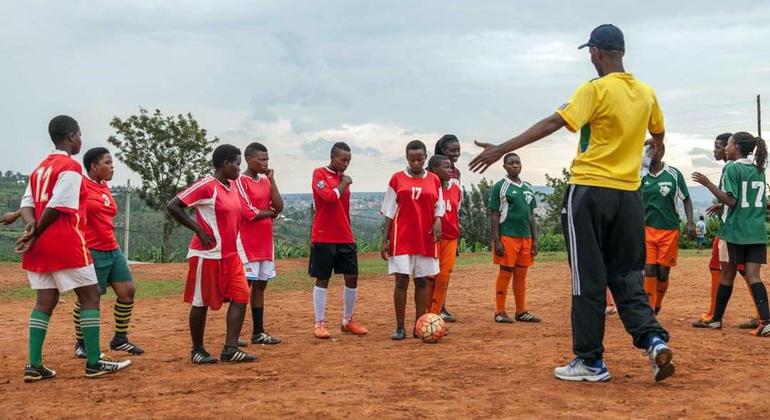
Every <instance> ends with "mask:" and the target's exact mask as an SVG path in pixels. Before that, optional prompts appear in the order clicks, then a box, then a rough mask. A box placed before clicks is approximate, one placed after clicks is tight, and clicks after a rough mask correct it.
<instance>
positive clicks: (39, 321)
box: [29, 310, 51, 367]
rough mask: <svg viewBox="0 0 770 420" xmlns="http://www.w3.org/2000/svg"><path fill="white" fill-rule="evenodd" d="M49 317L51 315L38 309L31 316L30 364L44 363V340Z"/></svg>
mask: <svg viewBox="0 0 770 420" xmlns="http://www.w3.org/2000/svg"><path fill="white" fill-rule="evenodd" d="M49 319H51V316H50V315H48V314H46V313H43V312H40V311H36V310H32V314H31V315H30V316H29V364H31V365H32V366H35V367H40V366H41V365H42V364H43V342H45V333H46V331H48V320H49Z"/></svg>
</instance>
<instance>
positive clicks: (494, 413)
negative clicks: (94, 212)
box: [0, 257, 770, 419]
mask: <svg viewBox="0 0 770 420" xmlns="http://www.w3.org/2000/svg"><path fill="white" fill-rule="evenodd" d="M706 263H707V260H706V258H705V257H691V258H682V259H681V260H680V266H679V267H678V268H676V269H675V271H674V272H673V273H672V279H671V281H672V286H671V287H670V289H669V292H668V294H667V297H666V301H665V302H664V309H663V312H662V314H661V317H660V319H661V322H662V323H663V325H664V326H665V327H666V328H668V329H669V331H670V332H671V336H672V340H671V343H670V344H671V346H672V348H673V350H674V361H675V363H676V367H677V374H676V375H675V376H674V377H672V378H670V379H669V380H667V381H666V382H664V383H661V384H655V383H654V382H653V380H652V375H651V370H650V368H649V365H648V362H647V358H646V357H645V356H643V355H642V351H641V350H639V349H635V348H633V347H632V346H631V342H630V338H629V337H628V336H627V335H626V333H625V332H624V331H623V327H622V324H621V322H620V320H619V318H618V317H617V316H614V317H610V318H608V320H607V334H606V338H605V346H606V354H605V358H606V362H607V364H608V366H609V368H610V372H611V374H612V380H611V381H609V382H607V383H601V384H588V383H567V382H561V381H558V380H555V379H554V378H553V376H552V371H553V368H554V367H555V366H557V365H560V364H564V363H566V362H568V361H569V360H570V359H571V356H572V354H571V340H570V318H569V306H570V304H569V302H570V281H569V276H568V268H567V265H566V264H565V263H562V262H556V263H541V264H539V265H537V266H536V267H534V268H533V269H532V270H531V272H530V281H529V290H528V294H529V298H528V301H529V306H530V309H531V310H532V311H533V312H535V313H537V314H539V315H540V316H542V317H543V318H544V322H543V323H542V324H539V325H538V324H524V323H516V324H512V325H504V324H495V323H494V322H493V321H492V315H493V311H494V279H495V267H494V266H492V265H491V264H477V265H474V266H466V267H462V268H460V269H457V270H456V273H455V275H454V276H453V278H452V280H451V283H450V289H449V297H448V305H447V306H448V307H449V308H450V309H451V310H452V312H454V313H455V315H456V316H457V317H458V319H459V321H458V322H457V323H455V324H450V335H449V336H448V337H446V338H445V339H444V340H442V341H441V342H440V343H438V344H435V345H427V344H423V343H421V342H419V341H418V340H414V339H408V340H405V341H403V342H393V341H391V340H390V339H389V335H390V333H391V332H392V329H393V323H394V320H393V309H392V308H393V306H392V281H391V280H390V278H389V277H387V276H386V275H384V274H383V275H366V276H363V278H362V281H361V284H360V297H359V303H358V311H357V319H358V320H359V321H360V322H361V323H362V324H364V325H366V326H367V327H368V328H369V330H370V333H369V335H368V336H366V337H352V336H347V335H342V334H340V333H339V332H338V331H339V330H337V329H333V333H334V336H333V339H332V340H327V341H321V340H316V339H314V338H313V336H312V323H313V318H312V317H313V312H312V304H311V289H312V283H311V282H310V280H308V283H307V288H306V290H302V291H285V292H275V293H273V294H268V297H267V299H268V300H267V302H268V308H267V313H266V326H267V327H268V330H269V331H270V332H271V333H272V334H274V335H277V336H280V337H281V338H283V339H284V343H282V344H280V345H278V346H272V347H264V346H263V347H256V346H251V347H249V350H250V351H252V352H255V353H256V354H258V355H259V357H260V361H259V362H257V363H253V364H241V365H225V364H221V363H220V364H216V365H209V366H194V365H192V364H191V363H190V361H189V336H188V332H187V311H188V307H187V306H186V305H185V304H183V303H182V302H181V290H180V293H179V295H178V296H173V297H170V298H163V299H145V300H141V301H139V302H138V303H137V305H136V310H135V315H134V319H133V321H132V323H131V330H130V334H131V337H132V339H133V340H134V341H135V342H136V343H138V344H140V345H142V346H143V347H144V348H145V350H146V351H147V352H146V354H145V355H142V356H138V357H133V365H132V366H131V367H130V368H128V369H127V370H125V371H123V372H120V373H118V374H116V375H112V376H109V377H106V378H101V379H98V380H86V379H84V378H83V376H82V374H83V362H82V361H80V360H77V359H75V358H74V357H73V355H72V350H73V328H72V324H71V317H70V316H69V313H68V311H69V309H70V308H71V304H72V302H71V301H68V302H66V303H64V304H62V305H61V306H60V307H59V308H57V310H56V312H55V315H54V316H53V318H52V322H51V327H50V329H49V333H48V338H47V341H46V346H45V349H44V355H45V361H46V364H47V365H49V366H50V367H53V368H54V369H56V370H57V372H58V376H57V378H55V379H53V380H50V381H43V382H41V383H35V384H25V383H23V381H22V370H23V367H24V363H25V360H26V353H27V319H28V314H29V311H30V310H31V307H32V301H31V300H24V301H6V302H3V303H2V304H1V305H0V325H1V327H0V349H2V352H0V358H2V359H1V360H2V363H0V417H2V418H20V417H34V418H50V417H81V418H83V417H118V416H119V417H121V418H136V417H150V418H189V417H192V416H195V417H204V418H207V417H224V416H231V417H246V416H250V417H256V418H277V417H284V418H343V417H347V418H364V417H369V418H416V417H420V418H536V417H548V418H552V417H566V418H683V417H687V418H715V417H718V418H738V417H741V418H744V419H749V418H767V417H768V415H767V412H768V410H769V409H770V399H768V395H770V381H769V380H768V379H769V378H770V367H769V366H768V363H767V360H768V358H767V355H768V349H770V341H769V340H766V339H761V338H756V337H753V336H751V335H749V334H748V333H747V332H746V331H744V330H738V329H735V328H733V325H735V324H737V323H738V322H739V321H741V320H743V318H745V317H747V316H748V315H750V314H751V313H752V310H751V308H750V306H749V299H748V294H747V292H746V287H745V286H744V284H743V283H740V284H737V287H736V290H735V293H734V294H733V300H732V301H731V304H730V307H729V308H728V311H727V315H726V318H725V320H726V324H727V327H726V328H724V329H722V330H721V331H712V330H708V331H704V330H695V329H693V328H691V327H690V321H691V320H692V319H693V318H694V317H697V316H698V315H699V314H700V313H701V312H702V311H703V310H705V309H706V306H707V303H708V290H709V286H708V270H707V268H706ZM304 264H305V263H304V262H303V261H289V262H282V266H283V267H287V266H288V267H302V266H303V265H304ZM0 268H1V269H0V288H7V287H14V286H18V285H24V284H25V282H26V279H25V277H24V274H23V273H22V272H21V271H20V270H18V269H15V268H12V266H9V265H3V266H2V267H0ZM134 271H135V276H136V278H137V279H138V287H141V285H142V282H147V281H152V280H153V279H158V278H166V279H168V278H181V277H183V276H184V273H185V266H184V265H181V264H177V265H141V266H135V268H134ZM763 276H764V278H765V279H766V280H767V279H768V278H770V276H768V271H767V270H764V269H763ZM278 281H280V280H278ZM410 290H411V289H410ZM268 292H269V289H268ZM111 303H112V302H109V301H108V302H105V303H104V304H103V312H102V313H103V325H104V327H103V328H102V337H103V340H107V339H108V338H109V336H110V334H111V331H112V320H111V309H110V307H111ZM508 303H509V308H510V306H511V305H512V303H513V299H512V298H509V302H508ZM341 311H342V281H341V279H334V280H333V281H332V285H331V286H330V291H329V304H328V308H327V314H328V316H327V317H328V319H329V320H330V324H331V325H332V326H333V327H336V322H337V321H338V320H339V318H340V317H341ZM407 311H408V314H407V322H411V319H412V316H409V313H410V312H411V311H413V309H412V302H411V301H410V302H409V304H408V306H407ZM511 311H512V308H511ZM224 314H225V311H219V312H212V313H211V314H210V316H209V322H208V331H207V333H208V334H207V337H206V342H207V348H208V350H209V351H210V352H211V353H213V354H216V355H218V353H219V351H221V345H222V342H223V339H224ZM250 328H251V323H250V321H248V320H247V322H246V324H245V326H244V335H246V333H248V332H249V331H250ZM112 356H119V355H117V354H112Z"/></svg>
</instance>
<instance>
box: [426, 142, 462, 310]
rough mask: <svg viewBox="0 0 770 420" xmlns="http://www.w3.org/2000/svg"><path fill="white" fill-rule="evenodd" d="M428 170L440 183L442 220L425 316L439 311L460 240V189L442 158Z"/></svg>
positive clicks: (429, 165)
mask: <svg viewBox="0 0 770 420" xmlns="http://www.w3.org/2000/svg"><path fill="white" fill-rule="evenodd" d="M428 170H429V171H430V172H431V173H434V174H436V176H438V178H439V179H440V180H441V194H442V196H443V198H444V211H445V212H444V217H442V218H441V241H439V243H438V255H439V273H438V274H437V275H436V276H435V277H429V278H428V308H427V310H428V312H431V313H434V314H438V313H439V312H441V311H442V308H443V306H444V301H445V299H446V291H447V287H448V286H449V275H450V274H451V273H452V269H453V268H454V265H455V261H456V260H457V238H458V237H459V236H460V220H459V217H458V211H459V210H460V203H461V202H462V191H460V185H459V184H458V183H457V182H455V180H453V179H451V176H452V164H451V161H450V160H449V158H447V157H446V156H444V155H433V157H431V158H430V161H429V162H428Z"/></svg>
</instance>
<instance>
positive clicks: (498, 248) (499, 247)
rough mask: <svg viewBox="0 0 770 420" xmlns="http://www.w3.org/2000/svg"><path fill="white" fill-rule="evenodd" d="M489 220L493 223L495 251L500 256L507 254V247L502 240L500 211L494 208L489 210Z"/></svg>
mask: <svg viewBox="0 0 770 420" xmlns="http://www.w3.org/2000/svg"><path fill="white" fill-rule="evenodd" d="M489 221H490V223H491V224H492V246H493V248H494V249H493V251H494V253H495V254H497V256H498V257H502V256H504V255H505V248H504V247H503V243H502V242H501V241H500V211H498V210H492V211H490V212H489Z"/></svg>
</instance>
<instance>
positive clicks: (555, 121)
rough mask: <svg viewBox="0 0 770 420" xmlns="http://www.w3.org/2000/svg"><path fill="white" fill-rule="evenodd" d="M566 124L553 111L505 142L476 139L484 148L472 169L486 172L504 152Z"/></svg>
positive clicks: (472, 162)
mask: <svg viewBox="0 0 770 420" xmlns="http://www.w3.org/2000/svg"><path fill="white" fill-rule="evenodd" d="M565 125H567V122H566V121H565V120H564V118H563V117H562V116H561V115H559V114H558V113H553V114H551V115H549V116H547V117H545V118H543V119H542V120H540V121H538V122H536V123H535V125H533V126H532V127H530V128H528V129H527V130H526V131H524V132H523V133H521V134H519V135H518V136H516V137H513V138H511V139H510V140H508V141H506V142H505V143H502V144H492V143H481V142H478V141H476V142H475V143H476V146H479V147H482V148H484V150H483V151H482V152H481V153H479V155H478V156H476V157H475V158H473V160H471V163H470V169H471V171H472V172H481V173H484V171H486V170H487V169H488V168H489V167H490V166H491V165H492V164H493V163H495V162H497V161H498V160H500V158H501V157H503V155H504V154H506V153H508V152H512V151H514V150H517V149H520V148H522V147H524V146H526V145H528V144H531V143H534V142H536V141H538V140H540V139H543V138H545V137H547V136H549V135H551V134H553V133H555V132H556V131H557V130H559V129H560V128H562V127H564V126H565Z"/></svg>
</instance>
